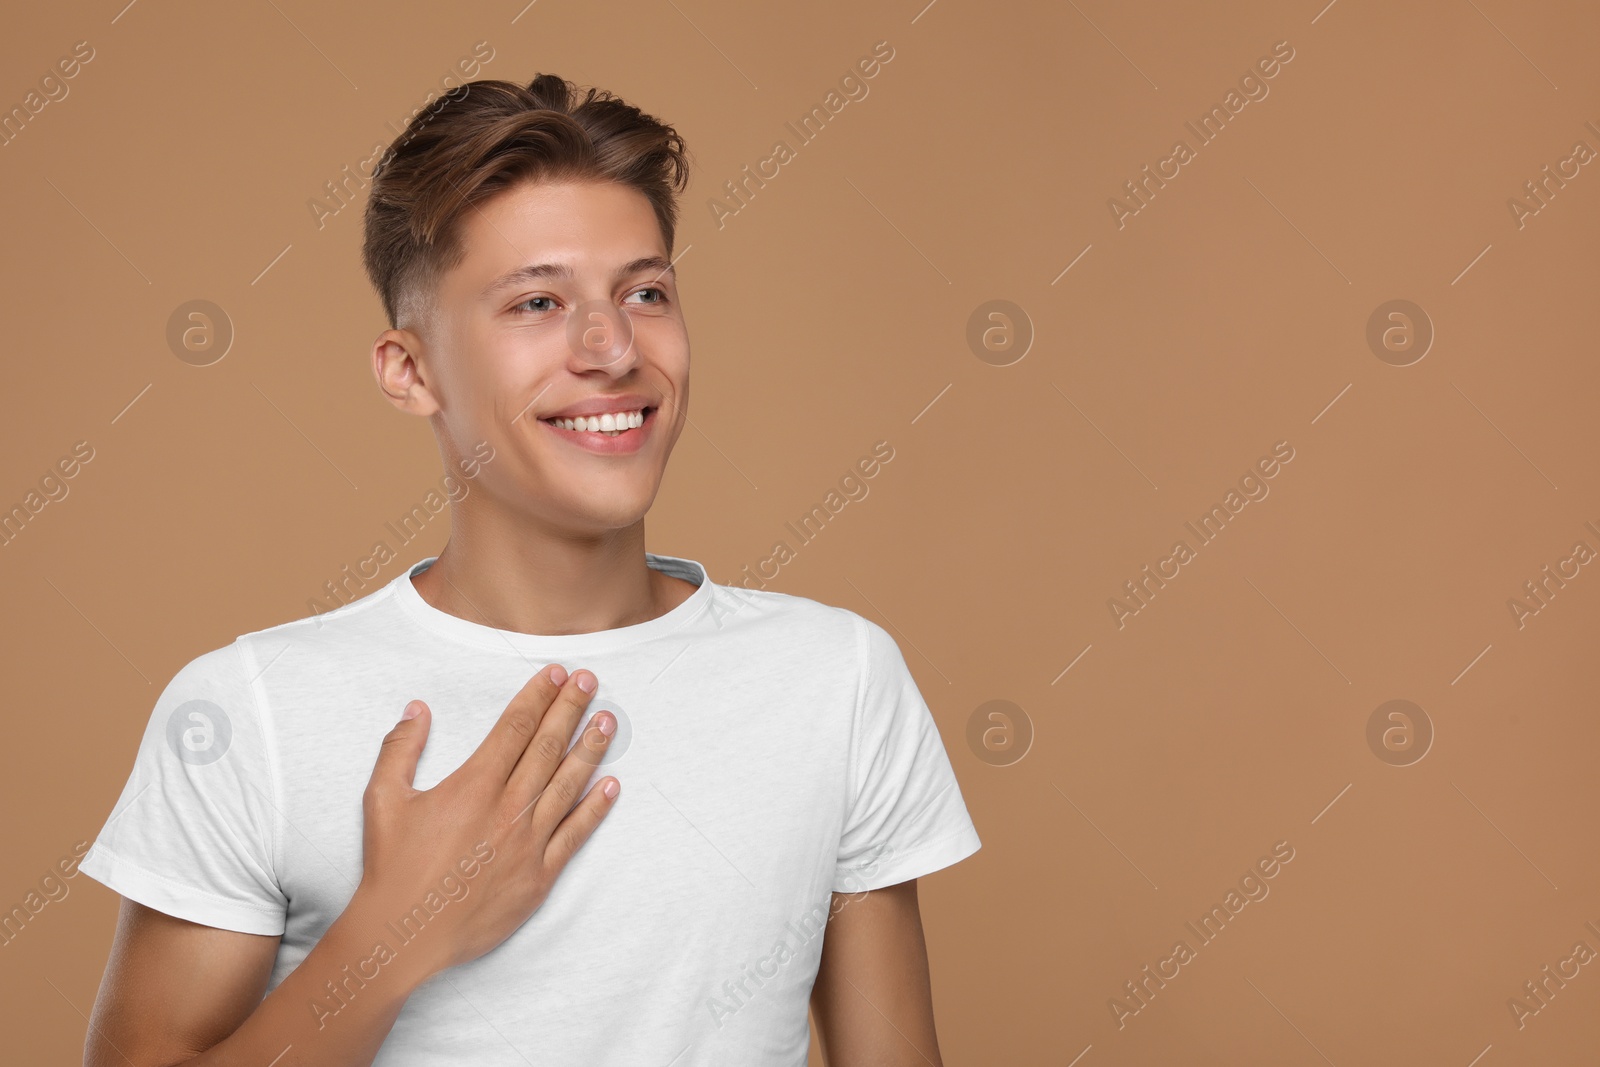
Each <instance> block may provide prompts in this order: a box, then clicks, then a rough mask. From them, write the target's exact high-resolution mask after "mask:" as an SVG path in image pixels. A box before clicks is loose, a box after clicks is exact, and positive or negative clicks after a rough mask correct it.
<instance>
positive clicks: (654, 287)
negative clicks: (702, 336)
mask: <svg viewBox="0 0 1600 1067" xmlns="http://www.w3.org/2000/svg"><path fill="white" fill-rule="evenodd" d="M639 293H659V294H660V295H661V299H659V300H651V301H648V302H647V303H649V304H665V303H666V302H667V291H666V290H665V289H663V288H661V287H660V286H659V285H651V286H647V287H645V288H643V289H640V290H638V291H637V292H634V293H630V294H629V295H630V296H638V295H639ZM554 299H555V298H554V297H550V296H530V297H528V299H526V300H524V301H522V302H521V303H518V304H513V305H512V306H511V310H512V311H514V312H516V313H517V314H519V315H535V314H538V312H536V311H523V310H522V308H523V306H524V305H526V304H531V303H533V302H534V301H535V300H554ZM545 310H549V309H545Z"/></svg>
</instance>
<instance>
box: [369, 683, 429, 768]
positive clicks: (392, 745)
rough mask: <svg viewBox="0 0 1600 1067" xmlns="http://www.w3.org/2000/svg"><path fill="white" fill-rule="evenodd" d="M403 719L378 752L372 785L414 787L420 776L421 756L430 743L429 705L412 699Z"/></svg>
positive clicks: (385, 736)
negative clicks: (419, 762)
mask: <svg viewBox="0 0 1600 1067" xmlns="http://www.w3.org/2000/svg"><path fill="white" fill-rule="evenodd" d="M403 715H404V716H406V717H404V718H402V719H401V720H400V721H399V722H398V723H396V724H395V726H394V729H392V730H390V731H389V732H388V733H387V734H385V735H384V737H383V746H382V747H381V748H379V749H378V761H377V763H376V765H375V766H374V767H373V768H372V780H371V781H372V784H374V785H378V784H382V785H386V786H401V787H404V788H406V789H410V788H411V783H412V782H413V781H415V779H416V776H417V760H419V759H420V758H421V757H422V747H423V746H424V745H425V744H427V743H428V723H429V721H430V720H431V719H432V717H433V716H432V713H431V712H429V710H428V705H426V704H424V703H423V702H422V701H420V700H413V701H411V703H409V704H407V705H406V708H405V711H404V713H403Z"/></svg>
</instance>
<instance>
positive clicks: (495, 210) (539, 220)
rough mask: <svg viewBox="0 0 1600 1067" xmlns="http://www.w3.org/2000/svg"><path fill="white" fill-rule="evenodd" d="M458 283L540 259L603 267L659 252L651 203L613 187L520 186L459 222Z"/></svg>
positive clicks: (571, 184) (657, 227) (659, 236)
mask: <svg viewBox="0 0 1600 1067" xmlns="http://www.w3.org/2000/svg"><path fill="white" fill-rule="evenodd" d="M461 242H462V251H463V253H464V255H463V258H462V263H461V270H460V271H458V273H460V274H462V275H463V276H464V278H463V280H467V281H472V280H478V281H485V280H487V279H488V278H490V277H493V276H497V275H498V273H500V272H503V271H504V270H506V269H508V268H509V267H514V266H519V265H521V264H524V263H534V262H543V261H547V260H561V261H568V262H571V263H572V264H573V266H574V267H576V268H577V269H579V270H581V269H583V267H585V266H596V267H602V268H608V267H611V266H613V265H614V264H616V263H619V262H627V261H629V260H633V259H637V258H640V257H641V256H647V255H660V254H665V252H666V247H665V243H664V241H663V238H662V234H661V227H660V225H659V224H658V222H657V220H656V214H655V211H654V209H653V208H652V207H651V204H650V200H649V198H647V197H646V196H645V195H644V194H643V193H641V192H640V191H639V190H637V189H635V188H633V187H632V186H628V185H622V184H619V183H616V182H593V181H588V182H571V181H563V182H519V183H517V184H516V185H513V186H511V187H510V188H508V189H506V190H504V191H503V192H500V193H498V194H496V195H495V196H494V197H493V198H491V199H490V200H488V201H486V202H484V203H482V204H479V205H477V207H476V209H469V210H468V211H467V213H466V215H465V216H463V218H462V227H461Z"/></svg>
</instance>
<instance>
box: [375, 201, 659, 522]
mask: <svg viewBox="0 0 1600 1067" xmlns="http://www.w3.org/2000/svg"><path fill="white" fill-rule="evenodd" d="M461 236H462V246H463V248H464V250H465V256H464V258H463V259H462V262H461V263H460V265H459V266H457V267H455V268H454V269H453V270H451V271H449V272H448V273H447V274H446V275H445V276H444V278H443V279H442V280H441V282H440V284H439V287H438V290H437V292H436V294H435V296H434V298H433V301H432V305H431V307H430V309H429V311H428V313H427V314H426V316H425V318H424V319H423V320H421V321H419V322H416V323H407V324H406V327H407V328H404V329H399V330H386V331H384V332H383V333H382V334H380V335H379V337H378V341H377V343H376V345H375V346H374V349H373V370H374V373H376V374H377V376H378V381H379V384H380V386H381V387H382V388H383V390H384V392H385V393H386V394H387V395H388V397H389V399H390V401H391V402H392V403H394V404H395V406H396V407H398V408H400V409H401V410H403V411H408V412H411V413H413V414H417V415H423V416H426V417H428V418H429V419H430V421H431V422H432V423H433V426H434V430H435V432H436V433H437V435H438V437H439V442H440V450H441V452H442V453H443V454H444V458H445V461H446V463H447V465H448V466H449V467H450V468H451V473H454V472H456V471H459V470H460V468H459V467H458V466H457V461H458V460H461V459H469V460H470V459H472V458H474V456H477V457H479V458H480V459H481V457H483V456H484V455H487V454H489V453H488V451H487V449H486V448H484V447H483V445H482V444H481V443H484V442H486V443H487V445H488V446H489V447H491V448H493V450H494V451H493V453H492V455H493V459H492V460H489V461H488V462H482V463H480V467H479V473H478V474H477V476H476V477H475V478H474V479H473V480H472V492H471V493H469V494H468V496H467V497H466V499H465V500H464V501H462V503H461V505H460V506H461V507H463V508H476V509H480V510H485V509H492V510H494V511H496V512H498V513H500V514H502V515H504V516H506V517H508V518H510V519H513V520H516V519H520V520H523V521H526V520H528V519H533V520H536V521H538V522H539V523H541V524H542V525H545V526H547V527H549V528H550V529H552V530H555V531H561V532H565V533H570V534H579V535H593V534H597V533H603V532H605V531H608V530H617V529H621V528H624V527H627V526H630V525H632V524H634V523H636V522H638V521H640V520H641V519H642V518H643V516H644V513H645V512H646V511H647V510H649V507H650V504H651V502H652V501H654V499H655V495H656V491H657V489H658V488H659V487H660V484H661V477H662V474H663V472H664V471H665V468H666V463H667V457H668V455H669V454H670V453H671V452H672V447H673V445H674V444H675V443H676V442H677V440H678V434H679V433H680V432H681V430H682V429H683V423H684V420H685V418H686V413H687V405H688V400H689V337H688V332H687V330H686V328H685V325H684V320H683V312H682V309H681V306H680V305H679V302H678V289H677V280H676V278H675V276H674V273H673V270H672V268H671V265H670V263H669V262H668V256H667V250H666V246H665V244H664V242H663V240H662V236H661V230H660V227H659V226H658V225H657V222H656V216H655V212H654V211H653V210H652V208H651V206H650V201H649V200H648V199H646V198H645V196H644V195H643V194H642V193H640V192H638V191H637V190H634V189H631V188H629V187H627V186H622V185H616V184H609V183H596V182H577V183H572V182H564V183H523V184H520V185H518V186H515V187H513V188H511V189H509V190H506V191H505V192H503V193H501V194H499V195H498V196H496V197H495V198H494V199H493V200H491V201H489V202H488V203H485V204H480V205H479V206H478V209H477V210H469V211H468V213H467V215H466V216H465V218H464V221H463V227H462V234H461ZM641 412H642V424H641ZM602 416H621V417H620V418H603V417H602ZM568 418H570V419H579V418H581V419H582V422H581V423H572V422H567V421H565V419H568ZM635 424H638V425H635ZM596 425H598V426H604V427H607V428H613V429H612V430H611V432H597V431H595V430H590V429H587V427H589V426H596ZM574 427H578V428H574Z"/></svg>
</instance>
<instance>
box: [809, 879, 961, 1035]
mask: <svg viewBox="0 0 1600 1067" xmlns="http://www.w3.org/2000/svg"><path fill="white" fill-rule="evenodd" d="M832 910H833V914H832V917H831V918H829V920H828V928H827V932H826V933H825V934H824V935H823V940H822V962H821V964H820V966H819V967H818V970H817V981H816V985H814V986H813V987H812V990H811V1010H812V1014H813V1015H815V1016H816V1020H817V1036H818V1039H819V1041H820V1043H821V1045H822V1054H823V1057H824V1058H825V1059H826V1060H827V1062H828V1064H829V1067H864V1065H867V1064H871V1065H873V1067H878V1065H880V1064H882V1065H888V1067H928V1065H931V1067H944V1061H943V1060H942V1059H941V1058H940V1057H939V1039H938V1036H937V1035H936V1034H935V1033H934V1026H933V992H932V986H931V982H930V980H929V977H928V950H927V946H926V944H925V943H924V942H923V939H922V914H921V912H920V911H919V910H918V909H917V882H916V879H914V878H913V879H912V880H911V881H909V882H901V883H900V884H899V885H892V886H886V887H884V888H883V889H874V890H870V891H868V892H865V893H859V894H851V895H848V896H847V895H845V894H842V893H835V894H834V895H833V909H832Z"/></svg>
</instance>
